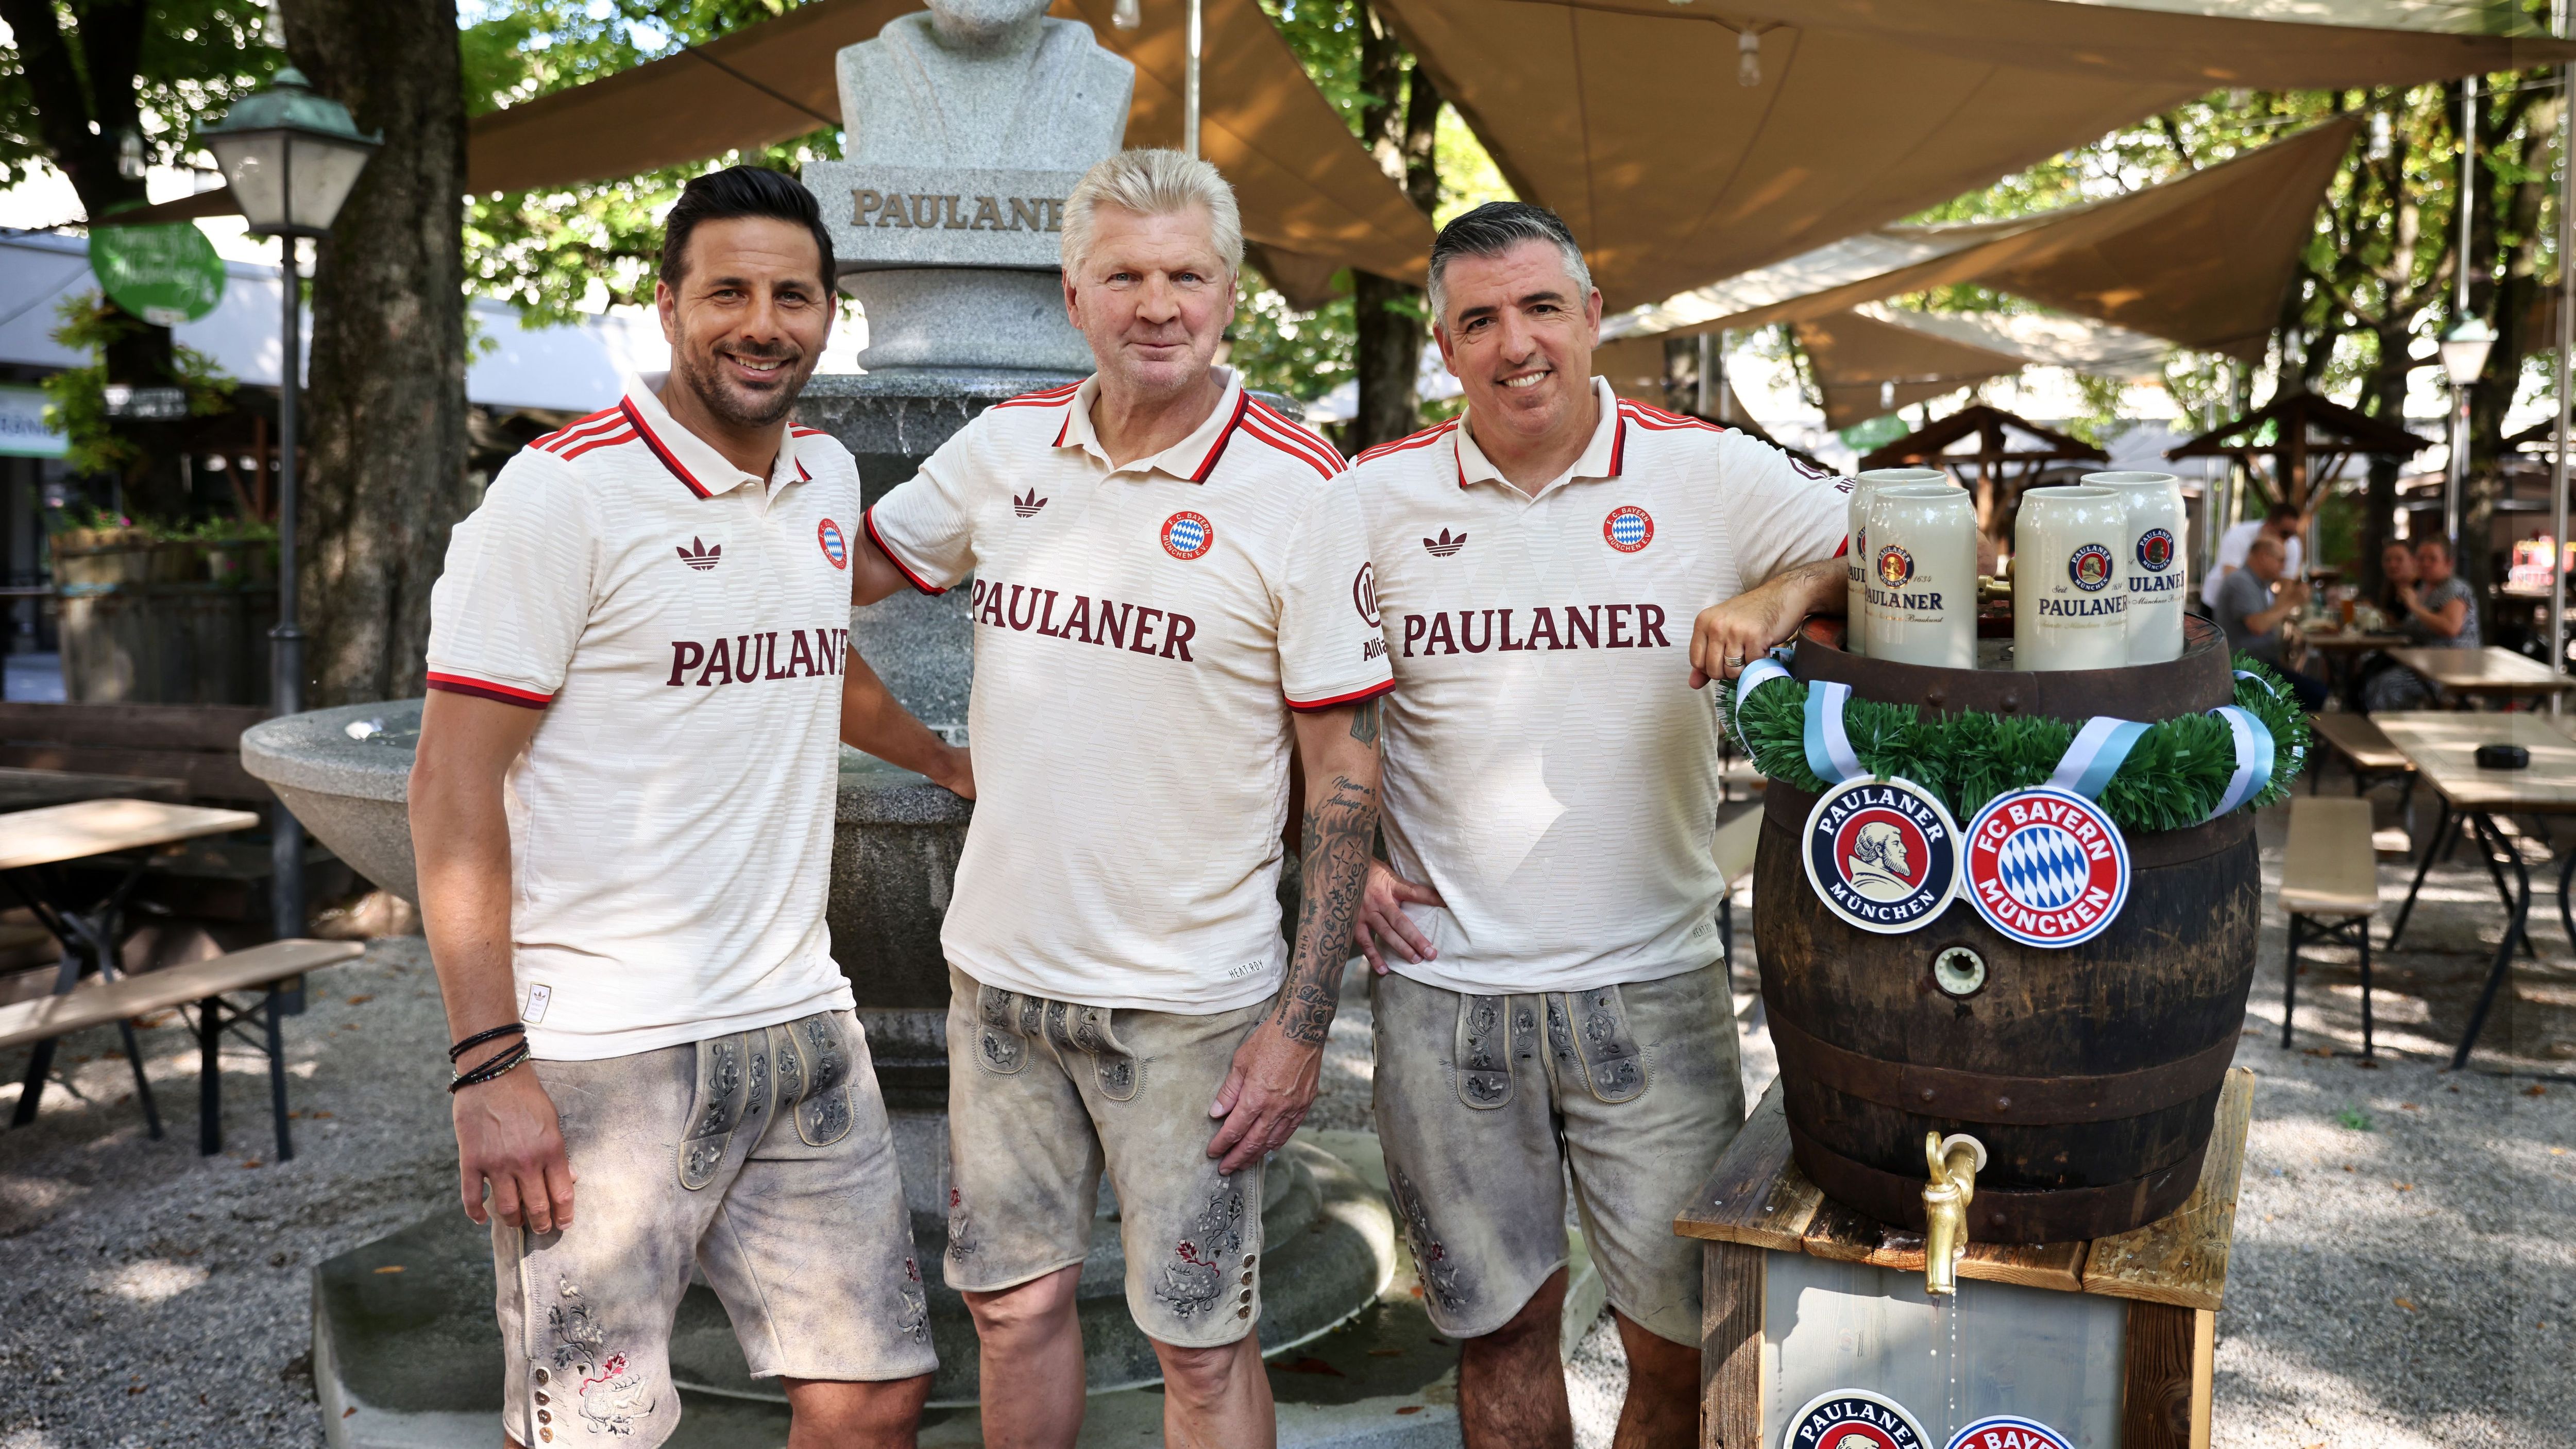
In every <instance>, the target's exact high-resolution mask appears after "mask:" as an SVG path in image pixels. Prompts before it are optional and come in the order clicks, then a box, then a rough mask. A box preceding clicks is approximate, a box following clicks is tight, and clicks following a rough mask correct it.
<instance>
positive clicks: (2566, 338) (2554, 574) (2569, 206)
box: [2549, 0, 2576, 714]
mask: <svg viewBox="0 0 2576 1449" xmlns="http://www.w3.org/2000/svg"><path fill="white" fill-rule="evenodd" d="M2549 8H2550V9H2551V10H2553V11H2555V12H2556V14H2555V15H2554V16H2553V17H2552V18H2553V19H2555V20H2556V21H2557V22H2558V27H2557V28H2558V34H2559V36H2560V37H2561V38H2562V39H2563V38H2565V37H2566V36H2567V34H2568V24H2567V22H2568V14H2567V0H2553V3H2552V4H2551V5H2550V7H2549ZM2571 258H2576V62H2571V63H2569V64H2567V65H2563V66H2560V67H2559V68H2558V379H2557V381H2558V433H2557V437H2556V438H2555V439H2554V440H2553V442H2554V447H2553V448H2552V450H2551V451H2552V452H2553V453H2554V455H2555V456H2554V457H2553V458H2552V459H2551V461H2550V464H2549V547H2550V551H2551V553H2552V555H2553V557H2551V559H2550V560H2549V666H2550V667H2551V668H2552V669H2555V670H2557V671H2558V672H2559V673H2561V674H2564V673H2566V672H2567V569H2566V563H2567V422H2568V417H2567V414H2568V406H2569V399H2568V381H2569V372H2570V368H2569V362H2570V359H2571V358H2576V266H2570V265H2568V263H2569V261H2570V260H2571ZM2560 707H2561V702H2560V699H2559V696H2557V695H2555V694H2552V695H2551V696H2549V712H2550V713H2551V714H2556V713H2558V712H2559V709H2560Z"/></svg>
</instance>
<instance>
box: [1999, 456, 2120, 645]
mask: <svg viewBox="0 0 2576 1449" xmlns="http://www.w3.org/2000/svg"><path fill="white" fill-rule="evenodd" d="M2128 538H2129V510H2128V499H2127V497H2126V495H2125V494H2124V493H2123V492H2122V491H2121V490H2119V489H2116V488H2096V487H2089V486H2084V485H2077V486H2074V487H2061V488H2033V489H2030V490H2029V491H2027V492H2025V493H2023V494H2022V495H2021V517H2020V519H2019V520H2018V521H2017V522H2016V523H2015V524H2014V525H2013V570H2012V571H2013V659H2014V666H2015V667H2016V668H2020V669H2117V668H2119V667H2121V666H2122V665H2124V664H2127V663H2128V662H2129V590H2128V577H2127V576H2128V572H2129V571H2128V570H2127V569H2126V568H2124V567H2123V566H2122V560H2121V556H2120V555H2121V550H2122V549H2123V548H2125V547H2126V546H2127V544H2128Z"/></svg>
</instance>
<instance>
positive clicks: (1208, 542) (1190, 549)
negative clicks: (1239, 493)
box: [1163, 512, 1216, 559]
mask: <svg viewBox="0 0 2576 1449" xmlns="http://www.w3.org/2000/svg"><path fill="white" fill-rule="evenodd" d="M1215 546H1216V528H1215V526H1214V525H1212V524H1210V523H1209V522H1208V521H1207V520H1206V519H1204V518H1201V517H1199V516H1198V515H1197V514H1195V513H1188V512H1182V513H1175V514H1173V515H1172V516H1171V517H1169V518H1166V519H1164V520H1163V552H1165V553H1167V554H1170V555H1171V556H1172V557H1174V558H1177V559H1194V558H1197V557H1198V556H1199V555H1201V554H1203V553H1206V552H1207V551H1208V550H1209V549H1211V548H1214V547H1215Z"/></svg>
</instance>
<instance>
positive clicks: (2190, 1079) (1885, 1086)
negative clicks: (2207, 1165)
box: [1770, 1010, 2236, 1127]
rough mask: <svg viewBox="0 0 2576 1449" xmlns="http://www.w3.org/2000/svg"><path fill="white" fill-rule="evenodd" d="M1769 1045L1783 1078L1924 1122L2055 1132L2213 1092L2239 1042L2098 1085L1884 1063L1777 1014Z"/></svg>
mask: <svg viewBox="0 0 2576 1449" xmlns="http://www.w3.org/2000/svg"><path fill="white" fill-rule="evenodd" d="M1770 1017H1771V1041H1772V1045H1773V1046H1774V1047H1775V1048H1777V1049H1778V1051H1779V1053H1780V1066H1781V1069H1782V1070H1783V1071H1794V1072H1795V1073H1796V1074H1798V1075H1800V1076H1803V1077H1805V1078H1807V1079H1808V1080H1810V1081H1815V1082H1820V1083H1822V1084H1823V1085H1825V1086H1828V1087H1831V1088H1833V1089H1834V1090H1835V1091H1838V1092H1842V1093H1845V1094H1848V1095H1850V1096H1854V1097H1858V1098H1860V1099H1861V1100H1862V1101H1864V1102H1875V1103H1877V1104H1878V1105H1879V1106H1882V1107H1892V1108H1894V1109H1896V1110H1897V1111H1900V1112H1910V1113H1913V1114H1915V1115H1916V1116H1921V1117H1946V1118H1952V1119H1956V1120H1958V1121H1963V1122H1992V1123H1996V1124H1998V1125H2003V1126H2013V1127H2060V1126H2069V1125H2073V1124H2077V1123H2085V1122H2106V1121H2116V1120H2118V1119H2120V1118H2123V1117H2137V1116H2142V1115H2144V1114H2146V1113H2149V1112H2157V1111H2162V1110H2163V1109H2165V1108H2167V1107H2173V1106H2178V1105H2180V1104H2182V1103H2184V1102H2188V1101H2190V1100H2192V1099H2193V1098H2195V1097H2199V1096H2203V1095H2205V1094H2207V1093H2210V1092H2215V1091H2217V1090H2218V1088H2219V1085H2220V1083H2222V1082H2223V1081H2225V1080H2226V1077H2227V1068H2228V1066H2229V1064H2231V1063H2232V1062H2234V1061H2235V1060H2236V1038H2235V1037H2234V1036H2232V1035H2231V1036H2229V1037H2227V1038H2226V1039H2225V1040H2223V1041H2220V1042H2217V1043H2215V1044H2214V1045H2212V1046H2210V1047H2208V1048H2206V1049H2204V1050H2202V1051H2197V1052H2194V1053H2192V1054H2191V1055H2190V1056H2187V1057H2183V1058H2181V1059H2180V1060H2178V1061H2170V1062H2166V1063H2164V1064H2162V1065H2160V1066H2153V1067H2145V1068H2142V1069H2140V1070H2138V1071H2134V1072H2117V1073H2113V1074H2110V1075H2107V1076H2098V1077H2008V1076H1999V1075H1996V1074H1993V1073H1989V1072H1963V1071H1959V1070H1957V1069H1955V1068H1952V1067H1919V1066H1912V1065H1908V1064H1907V1063H1904V1062H1890V1061H1881V1060H1879V1059H1878V1058H1876V1057H1865V1056H1862V1055H1861V1054H1860V1053H1858V1052H1855V1051H1851V1050H1848V1049H1846V1048H1843V1047H1838V1046H1835V1045H1834V1044H1833V1043H1831V1042H1827V1041H1821V1040H1818V1039H1817V1038H1816V1037H1815V1036H1814V1035H1813V1034H1812V1033H1810V1032H1808V1031H1807V1030H1806V1029H1805V1028H1804V1027H1801V1026H1799V1025H1798V1024H1797V1023H1796V1022H1793V1021H1791V1020H1789V1019H1788V1018H1787V1017H1785V1016H1783V1015H1781V1014H1780V1013H1779V1012H1778V1011H1777V1010H1773V1011H1772V1012H1771V1013H1770Z"/></svg>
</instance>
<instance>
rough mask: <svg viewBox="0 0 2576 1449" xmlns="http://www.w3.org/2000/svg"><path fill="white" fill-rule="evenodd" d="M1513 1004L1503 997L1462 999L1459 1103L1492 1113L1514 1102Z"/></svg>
mask: <svg viewBox="0 0 2576 1449" xmlns="http://www.w3.org/2000/svg"><path fill="white" fill-rule="evenodd" d="M1510 1005H1511V1002H1510V1000H1509V999H1508V998H1506V997H1501V996H1460V997H1459V998H1458V1041H1457V1052H1458V1055H1457V1062H1458V1100H1459V1101H1461V1102H1464V1103H1466V1104H1467V1105H1468V1106H1470V1107H1474V1108H1478V1109H1480V1110H1487V1111H1490V1110H1492V1109H1493V1108H1496V1107H1500V1106H1503V1105H1504V1104H1506V1103H1508V1102H1510V1101H1511V1099H1512V1055H1511V1043H1510V1036H1511V1030H1510V1023H1509V1019H1508V1016H1507V1013H1508V1010H1509V1008H1510Z"/></svg>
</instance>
